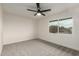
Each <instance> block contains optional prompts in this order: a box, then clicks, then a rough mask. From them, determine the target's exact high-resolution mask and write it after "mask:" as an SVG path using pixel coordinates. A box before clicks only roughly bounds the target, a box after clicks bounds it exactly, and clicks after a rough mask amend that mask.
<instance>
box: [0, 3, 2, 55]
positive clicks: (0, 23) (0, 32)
mask: <svg viewBox="0 0 79 59" xmlns="http://www.w3.org/2000/svg"><path fill="white" fill-rule="evenodd" d="M1 51H2V6H1V4H0V55H1Z"/></svg>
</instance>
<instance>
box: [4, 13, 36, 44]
mask: <svg viewBox="0 0 79 59" xmlns="http://www.w3.org/2000/svg"><path fill="white" fill-rule="evenodd" d="M3 24H4V25H3V44H10V43H15V42H19V41H24V40H30V39H34V38H35V29H36V27H35V25H36V24H35V20H33V19H28V18H27V17H22V16H18V15H14V14H10V13H6V12H4V19H3Z"/></svg>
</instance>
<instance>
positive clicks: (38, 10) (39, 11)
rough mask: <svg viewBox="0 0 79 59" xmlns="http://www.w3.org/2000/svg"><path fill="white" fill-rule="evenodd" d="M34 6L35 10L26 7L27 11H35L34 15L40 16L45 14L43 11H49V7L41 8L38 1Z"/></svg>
mask: <svg viewBox="0 0 79 59" xmlns="http://www.w3.org/2000/svg"><path fill="white" fill-rule="evenodd" d="M36 6H37V10H32V9H27V10H28V11H32V12H36V13H35V14H34V16H36V15H38V16H40V15H43V16H45V14H44V13H43V12H48V11H51V9H46V10H41V8H40V3H36Z"/></svg>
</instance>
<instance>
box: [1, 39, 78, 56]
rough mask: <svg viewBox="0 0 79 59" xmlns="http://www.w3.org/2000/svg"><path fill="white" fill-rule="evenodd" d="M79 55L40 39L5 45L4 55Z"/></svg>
mask: <svg viewBox="0 0 79 59" xmlns="http://www.w3.org/2000/svg"><path fill="white" fill-rule="evenodd" d="M72 55H78V53H77V54H76V53H73V51H72V50H69V49H64V47H60V46H56V47H55V45H53V44H52V45H50V44H47V43H45V42H42V41H39V40H30V41H24V42H19V43H14V44H9V45H5V46H4V47H3V50H2V56H72Z"/></svg>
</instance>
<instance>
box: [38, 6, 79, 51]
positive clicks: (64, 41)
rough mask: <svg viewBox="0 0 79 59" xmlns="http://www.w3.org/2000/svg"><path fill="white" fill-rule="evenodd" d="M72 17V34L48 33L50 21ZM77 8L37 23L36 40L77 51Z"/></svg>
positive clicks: (78, 40)
mask: <svg viewBox="0 0 79 59" xmlns="http://www.w3.org/2000/svg"><path fill="white" fill-rule="evenodd" d="M66 17H72V19H73V29H72V32H73V33H72V34H53V33H49V27H48V23H49V21H50V20H55V19H61V18H66ZM78 35H79V6H78V7H75V8H72V9H67V10H65V11H63V12H61V13H58V14H55V15H51V17H47V18H44V19H41V20H39V21H38V38H40V39H43V40H46V41H49V42H52V43H55V44H59V45H62V46H65V47H69V48H72V49H75V50H78V51H79V36H78Z"/></svg>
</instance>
